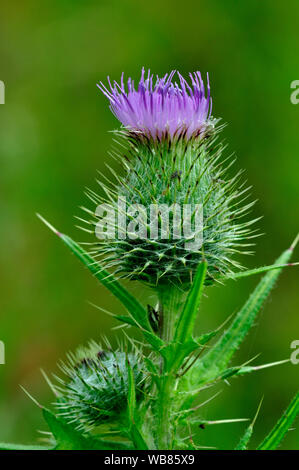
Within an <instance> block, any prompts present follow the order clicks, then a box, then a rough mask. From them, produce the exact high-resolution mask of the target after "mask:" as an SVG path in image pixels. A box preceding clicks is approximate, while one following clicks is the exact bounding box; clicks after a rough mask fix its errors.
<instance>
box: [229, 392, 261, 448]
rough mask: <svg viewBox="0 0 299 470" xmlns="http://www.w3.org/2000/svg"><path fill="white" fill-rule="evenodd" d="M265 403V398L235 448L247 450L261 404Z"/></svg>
mask: <svg viewBox="0 0 299 470" xmlns="http://www.w3.org/2000/svg"><path fill="white" fill-rule="evenodd" d="M262 403H263V398H262V399H261V401H260V404H259V406H258V409H257V412H256V414H255V417H254V418H253V420H252V422H251V423H250V424H249V426H248V427H247V429H246V430H245V432H244V434H243V436H242V437H241V439H240V441H239V443H238V445H237V446H236V447H235V450H247V447H248V444H249V441H250V439H251V436H252V433H253V427H254V425H255V422H256V419H257V417H258V414H259V412H260V409H261V406H262Z"/></svg>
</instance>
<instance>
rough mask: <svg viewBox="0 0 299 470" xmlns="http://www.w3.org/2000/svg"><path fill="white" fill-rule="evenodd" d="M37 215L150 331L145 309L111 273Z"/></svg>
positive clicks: (137, 320)
mask: <svg viewBox="0 0 299 470" xmlns="http://www.w3.org/2000/svg"><path fill="white" fill-rule="evenodd" d="M37 215H38V217H39V218H40V219H41V220H42V221H43V222H44V223H45V224H46V225H47V226H48V227H49V228H50V229H51V230H52V231H53V232H54V233H55V234H56V235H58V236H59V237H60V239H61V240H62V241H63V242H64V243H65V244H66V245H67V246H68V248H70V250H71V251H72V252H73V253H74V255H75V256H77V258H79V259H80V261H82V263H83V264H84V265H85V266H86V267H87V268H88V269H89V271H90V272H91V273H92V274H93V275H94V276H95V277H96V278H97V279H98V280H99V281H100V282H101V283H102V284H103V285H104V286H105V287H106V288H107V289H109V290H110V292H111V293H112V294H113V295H114V296H115V297H117V298H118V299H119V300H120V302H121V303H122V304H123V305H124V306H125V307H126V309H127V310H128V311H129V312H130V314H131V315H132V317H133V318H134V319H135V320H136V322H137V323H138V324H139V325H140V326H142V327H143V328H145V329H146V330H149V331H151V326H150V324H149V321H148V316H147V312H146V310H145V309H144V308H143V307H142V305H141V304H140V303H139V302H138V301H137V300H136V299H135V297H134V296H133V295H132V294H130V292H128V291H127V290H126V289H125V288H124V287H123V286H122V285H121V284H120V283H119V282H118V281H117V280H116V278H115V277H114V276H112V274H111V273H109V272H108V271H106V270H105V269H103V268H102V266H101V265H100V264H99V263H97V262H95V260H94V259H93V258H92V257H91V256H90V255H89V254H88V253H86V251H85V250H83V249H82V248H81V247H80V246H79V245H78V244H77V243H76V242H74V241H73V240H72V239H71V238H70V237H68V236H67V235H64V234H62V233H59V232H58V231H57V230H56V229H55V228H54V227H53V226H52V225H50V224H49V223H48V222H47V221H46V220H45V219H44V218H43V217H42V216H41V215H39V214H37Z"/></svg>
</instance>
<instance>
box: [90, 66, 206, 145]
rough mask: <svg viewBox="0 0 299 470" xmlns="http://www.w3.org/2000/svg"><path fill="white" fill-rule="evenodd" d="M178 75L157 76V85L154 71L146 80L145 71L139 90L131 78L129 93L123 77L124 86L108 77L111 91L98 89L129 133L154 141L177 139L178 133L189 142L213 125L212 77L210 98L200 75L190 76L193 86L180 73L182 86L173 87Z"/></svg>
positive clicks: (102, 86)
mask: <svg viewBox="0 0 299 470" xmlns="http://www.w3.org/2000/svg"><path fill="white" fill-rule="evenodd" d="M174 75H175V71H174V70H173V71H172V72H171V73H170V74H166V75H164V77H162V78H159V77H158V76H157V78H156V82H155V83H154V79H153V75H152V74H151V73H150V70H149V71H148V74H147V77H146V78H145V71H144V68H143V69H142V72H141V79H140V81H139V84H138V87H137V90H136V89H135V87H134V81H133V80H132V79H131V78H129V79H128V84H127V88H128V91H126V89H125V85H124V75H123V74H122V76H121V84H120V85H119V84H118V83H117V82H116V81H114V83H113V85H112V84H111V82H110V79H109V77H108V82H109V86H110V90H108V89H107V88H106V87H105V85H104V84H103V83H102V82H100V84H98V87H99V89H100V90H101V91H102V92H103V93H104V95H105V96H106V97H107V98H108V99H109V101H110V109H111V111H112V112H113V113H114V114H115V116H116V117H117V119H118V120H119V121H120V122H121V123H122V124H123V126H125V127H126V128H127V129H128V130H133V131H139V132H141V133H144V134H146V135H147V136H151V137H152V138H161V137H163V136H164V135H166V134H169V135H170V137H172V138H173V137H174V136H175V135H176V134H177V133H180V132H185V136H186V138H187V139H189V138H190V137H191V136H194V135H199V134H202V133H203V132H204V131H205V130H206V129H207V128H208V127H209V126H211V125H212V120H211V119H210V118H211V111H212V99H211V97H210V85H209V77H207V82H208V85H207V96H206V93H205V86H204V83H203V80H202V78H201V74H200V72H195V73H194V74H191V73H190V74H189V75H190V79H191V85H192V86H190V85H189V84H188V83H187V81H186V80H185V79H184V77H183V76H182V75H181V74H180V73H178V78H179V84H178V83H177V82H175V83H173V82H172V80H173V78H174Z"/></svg>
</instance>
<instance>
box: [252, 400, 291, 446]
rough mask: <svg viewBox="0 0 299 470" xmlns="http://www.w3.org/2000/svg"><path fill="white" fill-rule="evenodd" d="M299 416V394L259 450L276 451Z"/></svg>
mask: <svg viewBox="0 0 299 470" xmlns="http://www.w3.org/2000/svg"><path fill="white" fill-rule="evenodd" d="M298 414H299V392H298V393H297V395H295V397H294V398H293V400H292V401H291V403H290V405H289V406H288V408H287V410H286V411H285V412H284V413H283V415H282V417H281V418H280V419H279V421H278V422H277V424H276V425H275V426H274V428H273V429H272V431H271V432H270V433H269V434H268V436H267V437H266V438H265V439H264V441H263V442H262V443H261V444H260V445H259V447H258V448H257V450H275V449H277V447H278V446H279V444H280V443H281V441H282V440H283V438H284V437H285V435H286V433H287V432H288V430H289V429H290V427H291V425H292V423H293V422H294V421H295V419H296V417H297V415H298Z"/></svg>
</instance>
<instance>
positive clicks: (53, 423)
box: [43, 408, 131, 450]
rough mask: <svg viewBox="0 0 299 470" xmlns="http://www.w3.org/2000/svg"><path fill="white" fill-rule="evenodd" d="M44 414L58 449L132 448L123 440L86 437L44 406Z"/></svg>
mask: <svg viewBox="0 0 299 470" xmlns="http://www.w3.org/2000/svg"><path fill="white" fill-rule="evenodd" d="M43 416H44V418H45V420H46V422H47V424H48V426H49V428H50V431H51V432H52V434H53V436H54V438H55V441H56V446H55V449H56V450H114V449H115V450H116V449H119V450H120V449H131V447H130V446H128V445H126V444H124V443H123V442H113V441H106V440H103V439H97V438H95V437H85V436H84V435H83V434H81V433H80V432H79V431H77V430H76V429H74V428H73V426H72V425H70V424H68V423H65V422H64V421H62V420H61V419H59V418H57V417H56V416H55V415H54V414H53V413H51V411H49V410H47V409H45V408H43Z"/></svg>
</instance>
